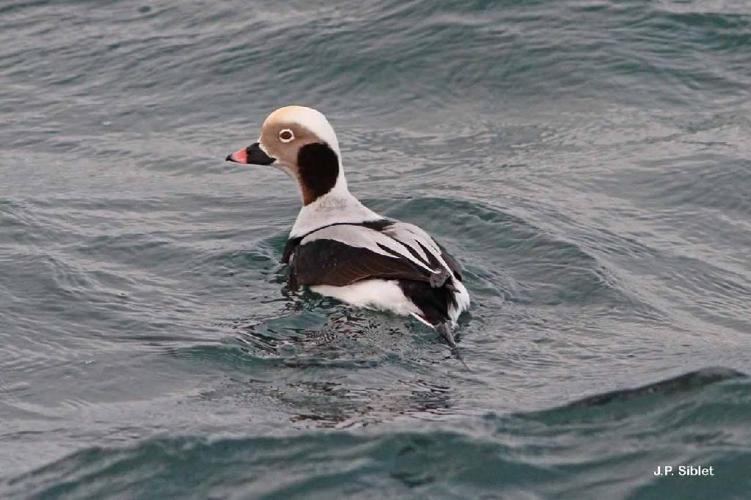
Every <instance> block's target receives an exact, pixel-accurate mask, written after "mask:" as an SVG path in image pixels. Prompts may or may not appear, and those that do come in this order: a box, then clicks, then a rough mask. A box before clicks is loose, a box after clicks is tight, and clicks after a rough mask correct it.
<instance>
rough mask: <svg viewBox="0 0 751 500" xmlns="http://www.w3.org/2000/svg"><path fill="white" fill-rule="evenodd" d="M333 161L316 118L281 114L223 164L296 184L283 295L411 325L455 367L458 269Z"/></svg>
mask: <svg viewBox="0 0 751 500" xmlns="http://www.w3.org/2000/svg"><path fill="white" fill-rule="evenodd" d="M341 156H342V155H341V151H340V149H339V141H338V140H337V136H336V134H335V133H334V129H333V127H332V126H331V124H330V123H329V121H328V119H327V118H326V117H325V116H324V115H323V114H322V113H321V112H319V111H317V110H315V109H313V108H309V107H305V106H285V107H282V108H279V109H277V110H275V111H273V112H272V113H271V114H269V115H268V117H267V118H266V119H265V120H264V121H263V124H262V125H261V131H260V136H259V138H258V140H257V141H256V142H253V143H252V144H250V145H249V146H247V147H244V148H242V149H239V150H237V151H235V152H234V153H231V154H229V155H227V157H226V158H225V159H226V161H229V162H234V163H240V164H247V165H258V166H263V167H274V168H277V169H279V170H281V171H283V172H285V173H286V174H287V175H289V176H290V177H291V178H292V179H293V180H294V181H295V182H297V185H298V187H299V190H300V197H301V200H302V208H301V209H300V212H299V213H298V215H297V219H296V220H295V222H294V224H293V225H292V229H291V230H290V233H289V237H288V240H287V243H286V245H285V248H284V251H283V255H282V262H283V263H284V264H287V265H288V266H289V277H288V283H287V285H288V287H289V289H290V290H298V289H299V288H300V287H307V288H308V289H310V290H311V291H313V292H315V293H318V294H320V295H324V296H327V297H332V298H334V299H337V300H339V301H341V302H343V303H345V304H349V305H350V306H354V307H357V308H365V309H373V310H380V311H386V312H390V313H393V314H396V315H399V316H411V317H413V318H415V319H417V320H418V321H419V322H421V323H423V324H425V325H426V326H428V327H430V328H432V329H434V330H435V331H436V332H438V333H439V334H440V335H441V336H442V337H443V338H444V339H445V340H446V343H447V344H448V345H449V346H450V348H451V349H452V351H454V352H455V353H456V355H457V357H458V358H459V359H461V357H460V356H459V355H458V351H457V345H456V340H455V337H454V334H453V330H454V329H455V328H456V326H457V321H458V318H459V316H460V315H461V314H462V313H463V312H465V311H466V310H467V309H468V308H469V304H470V296H469V292H468V291H467V288H466V287H465V285H464V283H463V276H462V271H461V268H460V266H459V264H458V262H457V261H456V259H454V258H453V257H452V256H451V255H450V254H449V253H448V252H447V251H446V249H445V248H444V247H443V246H441V245H440V244H439V243H437V242H436V241H435V239H434V238H433V237H431V236H430V235H429V234H428V233H427V232H426V231H424V230H423V229H421V228H420V227H418V226H416V225H414V224H411V223H408V222H402V221H399V220H395V219H392V218H388V217H384V216H382V215H380V214H378V213H376V212H374V211H373V210H371V209H369V208H368V207H366V206H365V205H364V204H363V203H361V202H360V201H359V200H358V199H357V198H356V197H355V196H354V195H353V194H352V193H351V192H350V190H349V187H348V185H347V179H346V177H345V175H344V169H343V167H342V161H341Z"/></svg>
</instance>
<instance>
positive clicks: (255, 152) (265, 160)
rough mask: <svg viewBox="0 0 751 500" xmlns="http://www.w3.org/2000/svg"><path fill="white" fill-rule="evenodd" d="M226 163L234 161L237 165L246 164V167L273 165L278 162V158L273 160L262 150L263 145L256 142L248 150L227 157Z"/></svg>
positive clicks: (244, 149) (241, 150)
mask: <svg viewBox="0 0 751 500" xmlns="http://www.w3.org/2000/svg"><path fill="white" fill-rule="evenodd" d="M225 161H233V162H235V163H244V164H246V165H271V164H272V163H274V162H275V161H276V158H272V157H270V156H269V155H267V154H266V153H264V152H263V149H261V145H260V144H258V143H257V142H254V143H253V144H251V145H250V146H248V147H247V148H243V149H240V150H239V151H235V152H234V153H232V154H230V155H227V158H225Z"/></svg>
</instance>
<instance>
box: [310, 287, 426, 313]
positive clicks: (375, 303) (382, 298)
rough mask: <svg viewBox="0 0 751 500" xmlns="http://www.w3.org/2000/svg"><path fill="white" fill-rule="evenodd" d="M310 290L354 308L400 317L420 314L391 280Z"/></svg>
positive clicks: (312, 288)
mask: <svg viewBox="0 0 751 500" xmlns="http://www.w3.org/2000/svg"><path fill="white" fill-rule="evenodd" d="M310 289H311V290H313V291H314V292H316V293H320V294H321V295H326V296H328V297H334V298H335V299H338V300H341V301H342V302H345V303H347V304H351V305H353V306H355V307H363V308H366V309H377V310H379V311H389V312H392V313H395V314H398V315H400V316H409V315H419V314H420V309H418V308H417V306H416V305H415V304H413V303H412V301H411V300H409V299H408V298H407V297H406V296H405V295H404V292H402V289H401V288H399V285H398V284H397V282H396V281H393V280H380V279H377V280H365V281H360V282H357V283H353V284H351V285H346V286H331V285H317V286H312V287H310Z"/></svg>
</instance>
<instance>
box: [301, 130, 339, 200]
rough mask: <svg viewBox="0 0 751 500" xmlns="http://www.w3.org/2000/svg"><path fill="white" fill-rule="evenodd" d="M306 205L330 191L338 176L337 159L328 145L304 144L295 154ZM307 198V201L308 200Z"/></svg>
mask: <svg viewBox="0 0 751 500" xmlns="http://www.w3.org/2000/svg"><path fill="white" fill-rule="evenodd" d="M297 167H298V169H299V172H300V181H301V182H302V185H303V190H304V192H305V194H306V196H305V198H306V204H308V203H312V202H313V201H315V200H316V199H317V198H319V197H320V196H323V195H324V194H326V193H328V192H329V191H331V189H332V188H333V187H334V185H335V184H336V179H337V177H338V176H339V158H338V157H337V156H336V153H335V152H334V150H333V149H331V148H330V147H329V145H328V144H322V143H315V144H306V145H305V146H303V147H301V148H300V151H299V152H298V153H297ZM308 198H309V200H308Z"/></svg>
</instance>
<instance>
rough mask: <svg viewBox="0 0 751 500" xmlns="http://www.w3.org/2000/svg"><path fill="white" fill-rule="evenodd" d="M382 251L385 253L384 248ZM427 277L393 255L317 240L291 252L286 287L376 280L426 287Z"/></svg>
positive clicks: (338, 242)
mask: <svg viewBox="0 0 751 500" xmlns="http://www.w3.org/2000/svg"><path fill="white" fill-rule="evenodd" d="M382 250H384V252H385V253H389V250H388V249H387V248H383V249H382ZM431 275H432V274H431V273H430V272H429V271H427V270H426V269H424V268H421V267H419V266H417V265H415V264H414V263H413V262H411V261H410V260H409V259H407V258H404V257H400V256H399V255H398V254H395V253H394V254H389V255H384V254H382V253H377V252H374V251H372V250H369V249H367V248H362V247H353V246H350V245H347V244H346V243H342V242H340V241H336V240H330V239H318V240H314V241H311V242H308V243H304V244H301V245H299V246H297V248H295V250H294V257H293V259H292V270H291V274H290V284H291V285H292V286H297V285H333V286H344V285H351V284H352V283H356V282H358V281H362V280H366V279H378V278H380V279H403V280H411V281H422V282H426V283H430V278H431Z"/></svg>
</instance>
